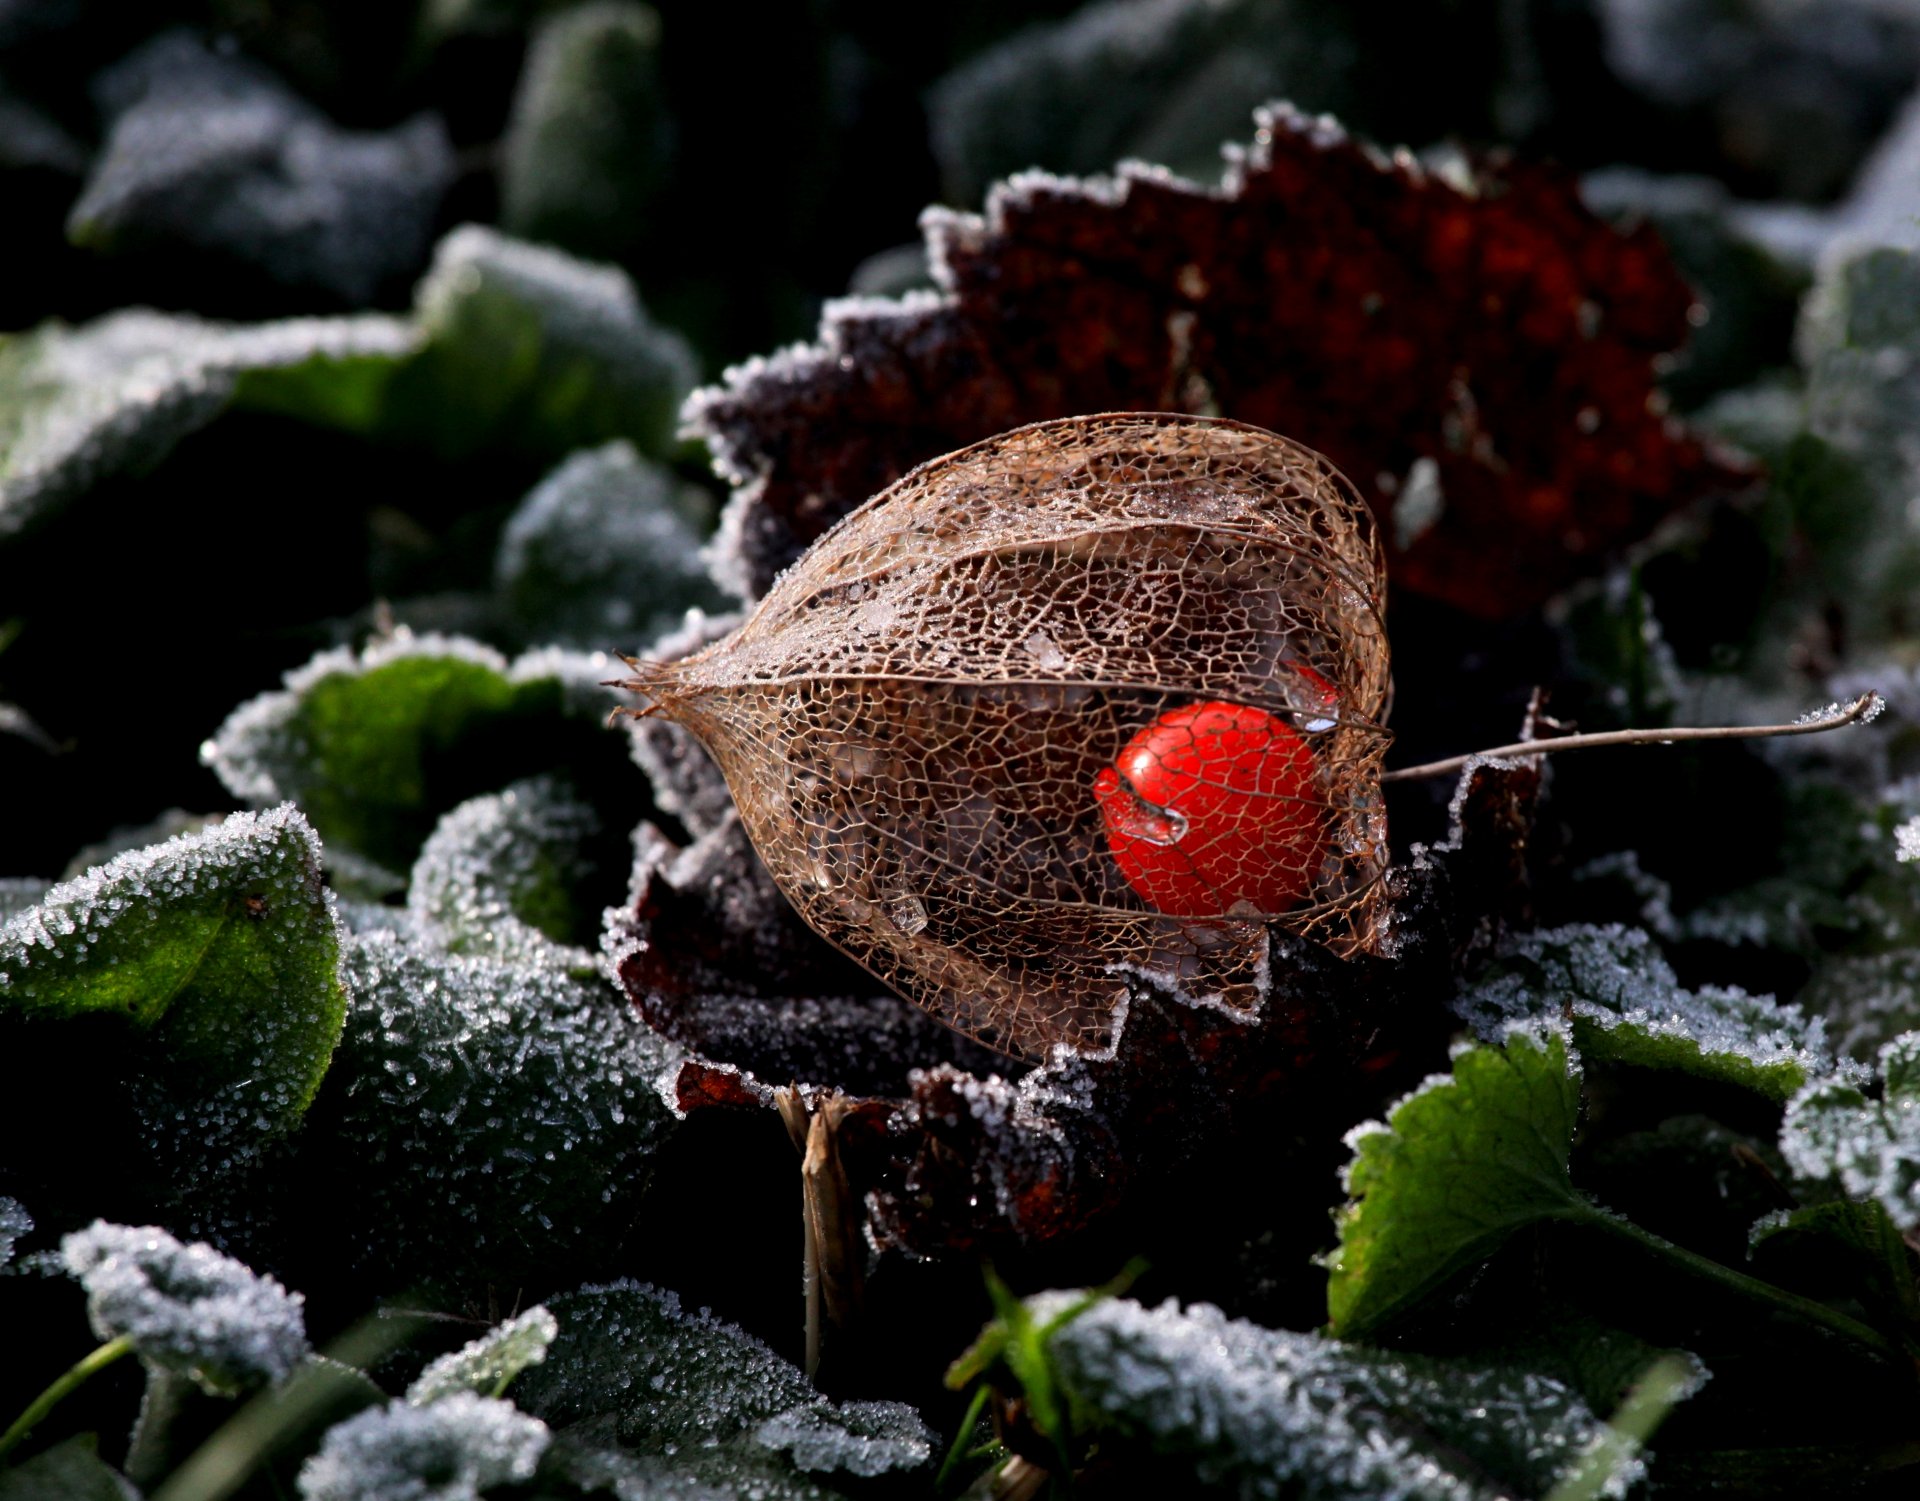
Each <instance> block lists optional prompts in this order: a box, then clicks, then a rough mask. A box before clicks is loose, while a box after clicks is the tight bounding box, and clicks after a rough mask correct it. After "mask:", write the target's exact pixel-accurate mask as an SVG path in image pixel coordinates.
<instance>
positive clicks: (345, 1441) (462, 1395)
mask: <svg viewBox="0 0 1920 1501" xmlns="http://www.w3.org/2000/svg"><path fill="white" fill-rule="evenodd" d="M550 1442H551V1435H550V1434H549V1433H548V1432H547V1428H546V1425H545V1424H544V1423H542V1422H540V1421H539V1420H538V1419H535V1418H530V1417H528V1416H527V1415H526V1414H525V1413H523V1412H521V1411H520V1410H519V1409H518V1408H516V1407H515V1406H514V1405H513V1404H512V1403H511V1402H501V1401H496V1400H494V1399H493V1398H490V1397H476V1396H474V1395H473V1394H472V1393H471V1392H457V1393H455V1394H453V1395H452V1396H448V1397H443V1398H442V1399H441V1400H439V1401H438V1402H435V1403H433V1404H432V1405H431V1406H427V1407H416V1406H413V1405H411V1404H410V1403H407V1402H390V1403H388V1404H387V1405H386V1406H385V1407H379V1408H374V1409H373V1410H372V1411H370V1412H363V1413H360V1414H358V1415H357V1416H355V1417H351V1418H348V1419H347V1420H346V1422H344V1423H336V1424H335V1425H334V1426H333V1427H332V1428H330V1429H328V1430H327V1436H326V1438H324V1439H323V1440H322V1441H321V1444H320V1451H319V1452H318V1453H317V1454H315V1455H314V1456H313V1457H312V1458H311V1459H309V1460H308V1461H307V1462H306V1464H304V1465H302V1466H301V1468H300V1480H299V1485H300V1496H301V1501H479V1497H481V1496H482V1495H484V1494H485V1493H486V1491H487V1490H488V1489H489V1488H490V1487H492V1486H496V1485H512V1484H516V1483H518V1482H523V1481H527V1480H531V1479H532V1478H533V1472H534V1469H535V1468H536V1467H537V1466H538V1465H539V1463H540V1456H541V1455H542V1454H544V1453H545V1452H546V1449H547V1445H548V1444H549V1443H550Z"/></svg>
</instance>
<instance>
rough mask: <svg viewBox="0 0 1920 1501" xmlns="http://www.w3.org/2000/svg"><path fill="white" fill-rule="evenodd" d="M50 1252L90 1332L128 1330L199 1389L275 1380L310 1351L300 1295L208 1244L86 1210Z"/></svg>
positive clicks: (142, 1348) (139, 1347)
mask: <svg viewBox="0 0 1920 1501" xmlns="http://www.w3.org/2000/svg"><path fill="white" fill-rule="evenodd" d="M60 1252H61V1255H62V1256H64V1257H65V1258H66V1263H67V1270H68V1271H69V1272H70V1273H71V1274H72V1275H73V1276H74V1277H76V1278H78V1279H79V1281H80V1283H81V1285H82V1286H83V1287H85V1288H86V1290H87V1316H88V1317H89V1318H90V1319H91V1320H92V1322H93V1332H94V1333H95V1334H96V1335H98V1336H99V1337H100V1338H101V1339H103V1340H108V1339H121V1338H125V1339H128V1340H131V1341H132V1343H133V1347H134V1349H135V1350H136V1351H137V1352H138V1353H139V1354H140V1355H141V1356H142V1357H143V1358H145V1359H147V1360H150V1361H152V1362H154V1363H155V1364H156V1365H160V1366H164V1367H166V1368H167V1369H168V1370H173V1371H178V1372H180V1373H181V1374H182V1375H186V1376H190V1377H192V1378H193V1380H194V1381H195V1382H197V1383H198V1384H199V1385H200V1386H201V1387H203V1388H204V1389H205V1390H207V1391H209V1392H214V1393H229V1394H230V1393H233V1392H238V1391H242V1390H244V1389H245V1388H247V1387H249V1386H254V1385H257V1384H259V1383H261V1382H266V1381H279V1380H281V1379H283V1378H284V1377H285V1376H286V1375H287V1374H288V1373H289V1372H290V1371H292V1370H293V1368H294V1367H295V1366H296V1365H298V1364H299V1363H300V1362H301V1361H302V1360H304V1359H305V1358H306V1357H307V1355H308V1354H309V1353H311V1351H310V1347H309V1345H308V1344H307V1326H306V1319H305V1316H304V1315H303V1314H302V1313H301V1304H302V1302H303V1301H304V1300H303V1299H302V1298H301V1297H300V1295H299V1294H298V1293H289V1292H288V1291H287V1290H286V1289H285V1288H284V1287H282V1286H281V1285H280V1284H279V1283H278V1282H276V1281H274V1280H273V1279H272V1278H271V1277H263V1276H260V1275H259V1274H258V1273H255V1272H252V1271H249V1270H248V1269H247V1268H246V1267H245V1266H242V1265H241V1264H240V1263H239V1262H237V1261H235V1260H234V1259H233V1258H232V1257H230V1256H223V1255H221V1254H220V1253H219V1252H218V1251H216V1250H214V1249H213V1247H211V1246H207V1245H201V1244H199V1243H198V1242H195V1243H193V1244H191V1245H183V1244H182V1243H181V1242H180V1241H178V1240H175V1239H174V1238H173V1237H172V1236H171V1235H169V1234H167V1232H166V1231H164V1230H161V1229H159V1228H157V1227H155V1226H153V1225H144V1226H132V1225H109V1224H107V1223H105V1222H104V1221H100V1220H96V1221H95V1222H94V1223H93V1224H92V1225H91V1226H89V1227H88V1228H87V1229H85V1230H81V1231H77V1232H75V1233H74V1234H72V1235H69V1236H67V1237H66V1239H64V1240H63V1241H61V1243H60Z"/></svg>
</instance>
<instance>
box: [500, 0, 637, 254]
mask: <svg viewBox="0 0 1920 1501" xmlns="http://www.w3.org/2000/svg"><path fill="white" fill-rule="evenodd" d="M659 53H660V18H659V16H658V15H656V14H655V13H654V11H653V10H652V8H651V7H649V6H645V5H639V4H634V3H632V0H591V3H588V4H583V5H573V6H569V7H568V8H566V9H564V10H562V11H560V12H558V13H557V14H555V15H552V16H549V17H548V18H547V19H546V20H544V21H543V22H542V23H541V24H540V27H539V29H538V30H537V31H536V32H535V33H534V37H533V43H532V45H531V47H529V48H528V51H527V61H526V65H525V67H524V68H523V69H522V71H521V74H520V84H519V88H518V89H517V90H516V92H515V94H514V100H513V116H512V119H511V120H510V121H509V122H508V125H507V136H506V140H505V141H504V142H503V144H502V152H501V163H500V222H501V223H502V224H504V225H505V226H506V227H507V228H508V229H509V230H511V231H512V232H513V233H514V234H517V235H524V236H525V237H526V238H528V239H530V240H540V241H544V242H546V243H548V244H553V245H562V246H565V247H566V248H567V249H568V250H571V251H574V252H575V253H576V254H579V255H590V256H597V257H601V258H604V259H607V260H615V259H618V258H620V257H621V256H623V255H625V254H627V253H628V252H630V251H631V250H632V249H633V248H634V246H635V244H636V243H637V242H638V241H639V240H640V238H641V236H642V234H643V233H644V231H645V230H646V228H647V227H648V226H647V209H648V206H649V203H650V201H651V200H652V198H653V195H654V193H655V192H656V191H657V190H658V189H659V187H660V186H661V183H662V181H663V180H664V178H665V175H666V167H667V161H668V157H669V154H670V151H671V148H672V142H673V134H672V133H673V122H672V120H671V119H670V117H669V116H668V114H667V110H666V100H665V97H664V94H663V91H662V79H661V76H660V56H659Z"/></svg>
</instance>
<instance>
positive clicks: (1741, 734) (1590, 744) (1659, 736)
mask: <svg viewBox="0 0 1920 1501" xmlns="http://www.w3.org/2000/svg"><path fill="white" fill-rule="evenodd" d="M1884 707H1885V703H1884V701H1883V700H1882V699H1881V697H1880V695H1879V694H1877V693H1873V692H1867V693H1863V694H1861V695H1860V696H1859V697H1858V698H1855V699H1852V700H1850V701H1849V702H1847V703H1844V704H1834V705H1831V706H1830V707H1828V708H1825V709H1822V710H1820V711H1819V712H1817V713H1814V714H1808V715H1806V716H1805V717H1804V718H1801V719H1796V720H1795V721H1794V722H1793V723H1792V724H1724V725H1691V726H1683V727H1681V728H1678V729H1666V730H1602V731H1600V732H1598V733H1596V734H1592V735H1562V736H1560V737H1559V738H1558V739H1554V740H1517V741H1515V742H1514V743H1513V744H1512V745H1497V746H1495V747H1494V748H1493V749H1492V750H1483V751H1474V752H1472V753H1471V754H1468V755H1465V756H1449V757H1448V758H1447V759H1446V760H1444V761H1429V762H1427V763H1426V764H1425V765H1423V766H1402V767H1399V768H1397V769H1396V770H1394V771H1389V772H1386V773H1384V774H1383V775H1382V776H1381V778H1380V780H1381V781H1383V782H1411V781H1414V780H1416V779H1418V778H1420V777H1443V776H1446V775H1448V774H1449V773H1452V772H1457V771H1463V770H1465V769H1466V765H1467V763H1468V762H1469V761H1514V760H1521V759H1524V758H1526V757H1529V756H1545V755H1550V754H1553V753H1554V752H1557V751H1570V750H1592V749H1594V748H1595V747H1596V746H1602V745H1677V744H1679V743H1681V742H1682V741H1689V740H1762V739H1768V738H1771V737H1773V736H1776V735H1817V734H1819V733H1820V732H1821V731H1823V730H1837V729H1839V728H1840V727H1841V726H1842V725H1849V724H1863V723H1865V722H1866V721H1867V720H1869V719H1872V718H1873V717H1874V716H1875V715H1876V714H1878V713H1879V712H1880V710H1881V709H1882V708H1884Z"/></svg>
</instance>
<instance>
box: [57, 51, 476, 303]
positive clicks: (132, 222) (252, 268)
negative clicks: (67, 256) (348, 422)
mask: <svg viewBox="0 0 1920 1501" xmlns="http://www.w3.org/2000/svg"><path fill="white" fill-rule="evenodd" d="M95 95H96V97H97V98H98V99H99V100H100V102H101V103H102V105H103V106H104V107H105V110H106V113H107V115H108V117H109V120H110V122H111V123H110V124H109V126H108V130H107V137H106V141H105V144H104V145H103V147H102V149H101V151H100V154H99V156H98V157H97V158H96V159H95V161H94V163H93V169H92V172H91V174H90V175H89V176H88V178H87V184H86V187H85V188H84V189H83V190H82V192H81V195H80V198H79V201H78V202H77V203H75V204H74V206H73V210H72V212H71V213H70V214H69V215H68V219H67V235H68V238H70V239H71V240H72V241H73V242H74V243H75V244H78V245H84V246H87V247H88V248H90V249H94V250H102V251H108V252H111V253H115V254H138V253H140V252H142V251H148V250H153V251H161V252H167V253H172V254H176V255H177V254H181V253H187V254H194V255H199V256H204V257H208V258H211V259H213V260H215V261H217V262H222V263H224V264H225V265H226V266H227V267H228V268H229V270H234V269H243V270H245V271H248V272H252V273H254V274H256V275H258V276H259V277H261V279H263V280H265V281H269V282H272V283H276V284H278V285H280V286H284V287H291V288H297V289H300V290H303V291H309V292H315V291H317V292H321V293H324V294H327V295H328V296H329V297H331V298H334V299H337V300H338V301H339V302H340V303H341V304H342V305H345V306H363V305H365V304H367V303H370V302H372V301H374V300H375V298H376V296H377V295H378V294H379V293H380V292H381V291H382V290H383V289H384V288H386V287H389V286H391V285H392V284H393V283H395V282H396V281H401V282H403V283H404V279H405V278H407V277H409V276H410V275H411V274H412V273H413V272H414V271H415V270H416V269H417V268H418V266H419V265H420V263H421V262H422V261H423V260H425V258H426V251H427V246H428V243H429V240H430V237H431V235H432V231H433V220H434V216H435V213H436V211H437V210H438V208H439V203H440V198H441V196H442V195H443V194H444V193H445V192H446V190H447V188H448V186H449V185H450V184H451V183H452V181H453V177H454V171H455V164H454V158H453V146H452V143H451V142H450V141H449V140H448V138H447V132H446V129H445V127H444V126H443V125H442V124H441V123H440V121H439V119H438V118H437V117H436V116H432V115H420V116H416V117H415V118H414V119H412V120H409V121H408V122H406V123H405V124H403V125H400V126H398V127H396V128H394V129H392V130H388V131H380V132H371V131H349V130H342V129H341V128H340V127H339V126H337V125H335V124H334V123H333V122H332V121H330V120H328V119H327V118H326V117H325V116H324V115H322V114H321V113H320V111H318V110H317V109H315V108H314V107H313V106H311V105H309V104H308V103H306V101H304V100H303V99H301V98H300V97H299V96H298V95H296V94H295V93H294V92H293V91H292V90H291V89H289V88H288V87H287V86H286V85H285V84H283V83H282V82H281V81H280V80H279V79H278V78H276V77H274V76H273V74H271V73H269V72H268V71H266V70H265V69H264V68H261V67H259V66H258V65H257V64H254V63H251V62H249V61H247V60H245V59H243V58H240V57H237V56H232V55H229V54H223V53H216V52H213V51H211V50H210V49H209V48H208V47H207V46H206V44H205V43H203V42H202V41H201V40H200V39H199V38H197V37H196V36H194V35H193V34H192V33H191V32H187V31H170V32H167V33H164V34H163V35H161V36H159V37H156V38H154V39H153V40H152V41H150V42H148V43H147V44H146V45H145V46H143V47H141V48H139V49H138V50H137V51H135V52H134V53H133V54H132V55H131V56H129V57H127V58H125V59H124V60H123V61H121V62H119V63H117V64H115V65H114V66H113V67H111V68H109V69H107V70H106V71H105V72H104V73H103V74H101V75H100V77H99V78H98V79H97V80H96V84H95Z"/></svg>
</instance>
